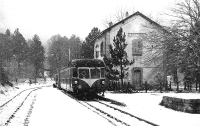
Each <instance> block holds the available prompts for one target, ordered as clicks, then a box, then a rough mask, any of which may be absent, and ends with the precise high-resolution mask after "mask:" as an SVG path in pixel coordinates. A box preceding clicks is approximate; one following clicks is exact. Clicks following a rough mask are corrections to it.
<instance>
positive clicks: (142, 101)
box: [105, 93, 200, 126]
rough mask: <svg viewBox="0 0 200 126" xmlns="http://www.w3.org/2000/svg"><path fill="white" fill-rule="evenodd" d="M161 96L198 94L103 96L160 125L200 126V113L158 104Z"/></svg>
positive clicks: (110, 94)
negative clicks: (191, 112) (123, 104)
mask: <svg viewBox="0 0 200 126" xmlns="http://www.w3.org/2000/svg"><path fill="white" fill-rule="evenodd" d="M163 96H175V97H182V98H188V97H189V98H198V99H200V94H190V93H186V94H184V93H180V94H176V93H134V94H112V93H106V94H105V97H107V98H110V99H113V100H117V101H119V102H123V103H125V104H126V105H127V107H120V109H123V110H125V111H127V112H129V113H132V114H133V115H135V116H138V117H140V118H143V119H145V120H148V121H150V122H153V123H155V124H158V125H160V126H200V114H189V113H184V112H179V111H174V110H172V109H168V108H165V107H163V106H160V105H159V103H160V102H161V100H162V97H163Z"/></svg>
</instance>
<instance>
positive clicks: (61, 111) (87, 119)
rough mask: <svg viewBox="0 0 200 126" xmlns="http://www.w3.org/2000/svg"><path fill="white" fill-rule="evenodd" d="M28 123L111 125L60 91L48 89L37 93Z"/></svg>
mask: <svg viewBox="0 0 200 126" xmlns="http://www.w3.org/2000/svg"><path fill="white" fill-rule="evenodd" d="M39 95H40V96H39ZM29 122H30V123H29V126H66V125H69V126H80V125H82V126H86V125H87V126H94V125H95V126H98V125H103V126H109V125H111V124H110V123H109V122H108V121H107V120H106V119H104V118H102V117H101V116H99V115H97V114H96V113H94V112H92V111H90V110H88V109H87V108H86V107H84V106H82V105H81V104H78V103H77V102H76V101H75V100H73V99H71V98H70V97H68V96H67V95H65V94H63V93H62V92H61V91H60V90H57V89H55V88H50V87H49V88H46V89H43V90H40V91H39V93H38V97H37V100H36V103H35V105H34V108H33V112H32V114H31V116H30V119H29Z"/></svg>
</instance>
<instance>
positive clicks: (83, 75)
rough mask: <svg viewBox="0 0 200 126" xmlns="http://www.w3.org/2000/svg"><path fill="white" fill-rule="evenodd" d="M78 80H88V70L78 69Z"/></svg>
mask: <svg viewBox="0 0 200 126" xmlns="http://www.w3.org/2000/svg"><path fill="white" fill-rule="evenodd" d="M79 78H89V69H79Z"/></svg>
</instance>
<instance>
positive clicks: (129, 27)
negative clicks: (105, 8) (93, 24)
mask: <svg viewBox="0 0 200 126" xmlns="http://www.w3.org/2000/svg"><path fill="white" fill-rule="evenodd" d="M147 25H154V26H157V27H161V26H160V25H159V24H157V23H156V22H154V21H153V20H151V19H150V18H148V17H147V16H145V15H144V14H142V13H140V12H136V13H133V14H132V15H128V13H126V18H125V19H123V20H121V21H120V22H117V23H116V24H110V26H109V27H108V28H107V29H105V30H103V31H102V32H101V33H100V34H99V35H98V36H96V37H95V38H94V39H93V41H95V44H94V58H95V59H103V55H106V56H107V57H110V53H109V45H110V44H113V39H114V37H115V36H116V34H117V32H118V31H119V29H120V27H122V28H123V32H125V34H126V42H127V44H128V46H127V47H126V52H127V56H128V60H129V61H131V60H133V59H134V60H135V63H134V64H133V65H131V66H129V70H128V72H129V75H128V77H127V78H125V79H124V82H130V84H132V85H134V86H135V87H141V84H143V83H144V82H145V81H147V82H148V83H154V77H155V75H156V74H157V72H156V69H157V68H156V67H154V66H145V65H144V63H143V55H144V51H145V48H144V46H143V44H144V43H146V42H145V41H143V40H142V39H141V37H140V36H141V35H145V34H146V33H145V32H146V30H145V29H146V28H145V27H146V26H147ZM147 43H148V42H147Z"/></svg>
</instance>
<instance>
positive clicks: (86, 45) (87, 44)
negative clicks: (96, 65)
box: [81, 27, 100, 59]
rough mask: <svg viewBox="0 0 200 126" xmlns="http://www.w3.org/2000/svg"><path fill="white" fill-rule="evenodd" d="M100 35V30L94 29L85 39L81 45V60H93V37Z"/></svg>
mask: <svg viewBox="0 0 200 126" xmlns="http://www.w3.org/2000/svg"><path fill="white" fill-rule="evenodd" d="M99 34H100V30H99V29H98V28H97V27H94V28H93V29H92V30H91V32H90V33H89V34H88V36H87V37H86V38H85V41H84V42H83V44H82V49H81V51H82V57H83V58H89V59H92V58H94V41H92V40H93V39H94V37H96V36H97V35H99Z"/></svg>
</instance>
